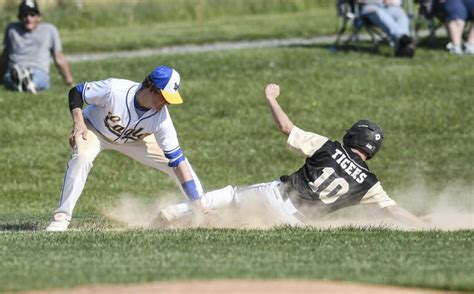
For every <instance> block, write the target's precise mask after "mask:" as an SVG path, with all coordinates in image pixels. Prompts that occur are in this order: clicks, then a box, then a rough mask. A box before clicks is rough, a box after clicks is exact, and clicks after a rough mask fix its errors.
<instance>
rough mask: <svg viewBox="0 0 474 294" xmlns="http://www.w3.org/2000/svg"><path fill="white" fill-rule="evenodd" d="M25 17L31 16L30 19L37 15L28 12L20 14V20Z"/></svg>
mask: <svg viewBox="0 0 474 294" xmlns="http://www.w3.org/2000/svg"><path fill="white" fill-rule="evenodd" d="M27 16H31V17H34V16H38V13H37V12H34V11H30V12H26V13H23V14H21V18H25V17H27Z"/></svg>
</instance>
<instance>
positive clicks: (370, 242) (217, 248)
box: [0, 228, 474, 290]
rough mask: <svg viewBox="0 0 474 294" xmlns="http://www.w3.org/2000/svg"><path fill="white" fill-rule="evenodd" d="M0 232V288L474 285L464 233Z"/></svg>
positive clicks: (457, 287) (281, 230)
mask: <svg viewBox="0 0 474 294" xmlns="http://www.w3.org/2000/svg"><path fill="white" fill-rule="evenodd" d="M1 237H2V238H1V239H0V257H1V258H2V273H1V274H0V279H1V281H2V283H1V286H0V289H1V290H27V289H41V288H45V287H46V286H47V287H50V288H59V287H72V286H77V285H81V284H105V283H107V284H116V283H120V284H121V283H127V282H128V283H132V282H133V283H143V282H150V281H157V280H169V279H173V280H177V279H185V280H189V279H221V278H227V279H228V278H234V279H237V278H240V279H241V278H245V279H259V278H264V279H303V280H304V279H323V280H340V281H345V280H347V279H348V277H350V280H352V281H357V282H364V283H377V284H398V285H401V286H410V287H426V286H429V287H432V288H440V289H446V290H447V289H450V290H472V289H473V288H474V282H473V280H472V272H473V270H474V265H473V264H474V258H473V256H472V254H471V249H472V247H471V245H470V244H471V242H472V238H473V237H474V234H473V232H472V231H460V232H451V233H446V232H445V233H442V232H418V233H408V232H398V233H387V232H386V231H384V230H377V229H372V230H364V229H349V228H348V229H343V230H329V231H318V230H311V229H298V230H294V229H291V228H278V229H274V230H270V231H258V230H255V231H239V230H212V231H211V230H201V229H198V230H187V231H171V232H159V231H128V232H71V233H68V234H67V235H65V234H47V233H17V234H3V235H2V236H1ZM31 248H35V251H31ZM447 248H449V250H447ZM453 260H456V261H458V262H456V263H453V262H452V261H453ZM18 281H22V283H18ZM45 281H48V282H47V283H45Z"/></svg>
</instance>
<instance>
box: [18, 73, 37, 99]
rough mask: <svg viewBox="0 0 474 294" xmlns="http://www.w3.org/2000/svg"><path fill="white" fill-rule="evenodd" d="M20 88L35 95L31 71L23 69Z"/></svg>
mask: <svg viewBox="0 0 474 294" xmlns="http://www.w3.org/2000/svg"><path fill="white" fill-rule="evenodd" d="M22 87H23V90H25V91H26V92H30V93H33V94H37V92H36V85H35V83H34V82H33V76H32V75H31V71H30V70H29V69H28V68H25V70H24V71H23V81H22Z"/></svg>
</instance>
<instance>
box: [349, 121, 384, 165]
mask: <svg viewBox="0 0 474 294" xmlns="http://www.w3.org/2000/svg"><path fill="white" fill-rule="evenodd" d="M343 142H344V145H345V146H348V147H353V148H357V149H360V150H362V151H364V152H365V153H366V154H367V159H370V158H372V157H373V156H374V155H375V153H377V152H378V151H379V150H380V148H381V147H382V143H383V131H382V128H381V127H379V126H378V125H377V124H376V123H374V122H371V121H370V120H359V121H358V122H356V123H355V124H354V125H353V126H352V127H351V128H350V129H348V130H347V131H346V134H345V135H344V138H343Z"/></svg>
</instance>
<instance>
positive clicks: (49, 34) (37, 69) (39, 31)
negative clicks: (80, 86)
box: [0, 0, 74, 94]
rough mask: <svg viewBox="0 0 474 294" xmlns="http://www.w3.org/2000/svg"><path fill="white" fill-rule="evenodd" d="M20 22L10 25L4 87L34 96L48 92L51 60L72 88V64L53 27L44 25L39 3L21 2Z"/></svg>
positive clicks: (0, 71) (2, 62)
mask: <svg viewBox="0 0 474 294" xmlns="http://www.w3.org/2000/svg"><path fill="white" fill-rule="evenodd" d="M18 19H19V20H20V21H19V22H12V23H10V24H8V26H7V28H6V30H5V36H4V39H3V47H4V49H3V53H2V55H1V57H0V77H2V78H3V83H4V84H5V87H6V88H8V89H12V90H15V91H19V92H23V91H25V92H31V93H34V94H36V92H37V91H40V90H44V89H48V88H49V87H50V78H49V62H50V57H52V58H53V59H54V62H55V64H56V66H57V68H58V70H59V73H60V74H61V76H62V77H63V79H64V81H65V82H66V83H67V84H69V85H73V84H74V80H73V77H72V74H71V70H70V69H69V63H68V62H67V60H66V58H65V57H64V55H63V53H62V45H61V40H60V38H59V32H58V30H57V28H56V27H55V26H54V25H52V24H50V23H41V14H40V11H39V8H38V5H37V3H36V1H34V0H24V1H22V2H21V4H20V7H19V12H18ZM1 80H2V79H1V78H0V81H1Z"/></svg>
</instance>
